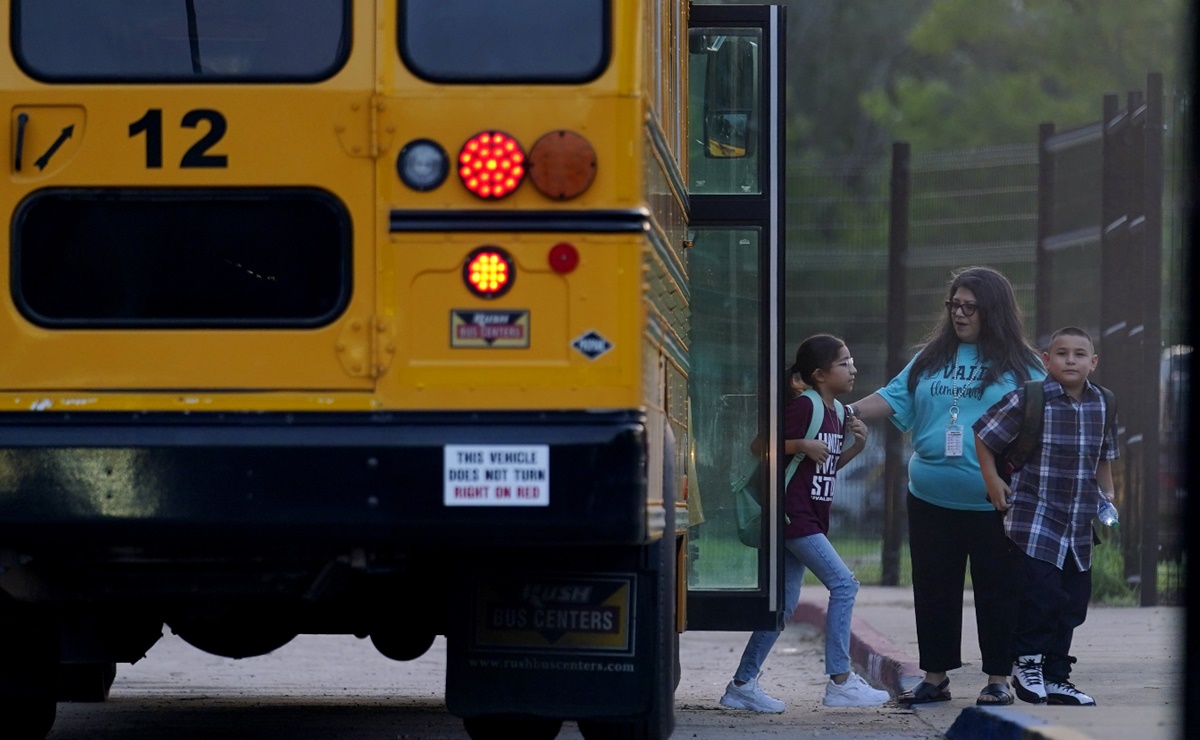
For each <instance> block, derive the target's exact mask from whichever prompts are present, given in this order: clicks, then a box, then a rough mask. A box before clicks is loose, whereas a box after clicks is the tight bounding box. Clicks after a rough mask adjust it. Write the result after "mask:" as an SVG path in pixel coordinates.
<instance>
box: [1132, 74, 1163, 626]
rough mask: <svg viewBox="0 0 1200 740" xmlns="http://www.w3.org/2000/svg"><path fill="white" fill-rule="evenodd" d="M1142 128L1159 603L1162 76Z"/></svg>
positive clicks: (1150, 590)
mask: <svg viewBox="0 0 1200 740" xmlns="http://www.w3.org/2000/svg"><path fill="white" fill-rule="evenodd" d="M1143 122H1144V125H1143V127H1142V136H1143V147H1144V149H1143V151H1142V152H1141V153H1140V154H1141V158H1142V164H1143V168H1142V171H1143V185H1142V192H1141V193H1139V194H1138V195H1139V196H1140V197H1141V198H1142V202H1141V203H1139V204H1138V210H1139V211H1140V212H1141V215H1142V218H1143V223H1142V225H1141V229H1140V231H1141V232H1142V239H1141V242H1142V244H1143V245H1144V249H1143V250H1142V259H1143V263H1142V269H1143V272H1144V276H1145V286H1144V288H1143V292H1142V295H1143V299H1142V307H1143V308H1142V346H1143V348H1144V351H1143V352H1142V354H1141V355H1140V356H1141V358H1142V362H1141V363H1140V365H1141V367H1142V371H1141V373H1140V375H1141V376H1142V380H1143V382H1142V384H1141V385H1142V387H1143V389H1144V391H1143V395H1142V407H1143V408H1142V420H1143V424H1142V465H1143V471H1144V472H1143V473H1142V501H1143V505H1142V532H1141V538H1140V539H1141V541H1142V547H1141V566H1142V567H1141V576H1142V589H1141V604H1142V606H1157V605H1158V551H1159V547H1158V544H1159V528H1160V524H1161V522H1160V516H1159V511H1160V506H1159V496H1160V494H1161V492H1160V490H1159V463H1160V456H1159V438H1158V436H1159V424H1160V420H1159V405H1160V398H1161V393H1162V388H1161V383H1160V372H1159V364H1160V362H1161V360H1160V357H1161V355H1162V308H1161V306H1162V198H1163V172H1164V170H1163V78H1162V74H1161V73H1158V72H1154V73H1151V74H1149V75H1147V76H1146V107H1145V116H1144V121H1143Z"/></svg>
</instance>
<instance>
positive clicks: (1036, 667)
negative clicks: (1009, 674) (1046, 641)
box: [1013, 655, 1046, 704]
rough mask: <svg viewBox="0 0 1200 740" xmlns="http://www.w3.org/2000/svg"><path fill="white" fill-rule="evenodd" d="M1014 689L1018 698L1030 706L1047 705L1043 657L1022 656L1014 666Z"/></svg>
mask: <svg viewBox="0 0 1200 740" xmlns="http://www.w3.org/2000/svg"><path fill="white" fill-rule="evenodd" d="M1013 689H1014V690H1015V691H1016V692H1017V698H1018V699H1020V700H1021V701H1023V702H1027V703H1029V704H1045V703H1046V683H1045V681H1043V680H1042V656H1041V655H1022V656H1021V657H1019V658H1017V662H1016V663H1015V664H1014V665H1013Z"/></svg>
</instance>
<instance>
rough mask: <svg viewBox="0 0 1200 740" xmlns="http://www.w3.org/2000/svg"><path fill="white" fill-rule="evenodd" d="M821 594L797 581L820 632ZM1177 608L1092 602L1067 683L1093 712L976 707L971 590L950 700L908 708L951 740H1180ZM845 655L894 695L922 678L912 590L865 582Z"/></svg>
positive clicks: (801, 614) (980, 681)
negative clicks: (1081, 693)
mask: <svg viewBox="0 0 1200 740" xmlns="http://www.w3.org/2000/svg"><path fill="white" fill-rule="evenodd" d="M828 602H829V592H828V591H826V590H825V588H824V587H823V586H821V585H820V584H817V585H815V586H814V585H811V584H807V583H806V584H805V585H804V588H803V589H801V596H800V606H799V607H798V608H797V610H796V614H795V616H794V617H793V618H792V621H794V622H807V623H809V624H812V625H814V626H816V627H817V628H819V629H822V630H823V629H824V627H825V610H826V605H827V604H828ZM1183 630H1184V609H1183V607H1173V606H1165V607H1148V608H1139V607H1103V606H1092V607H1091V608H1090V609H1089V610H1088V617H1087V621H1086V622H1085V623H1084V624H1083V626H1082V627H1080V628H1079V629H1078V630H1076V632H1075V641H1074V645H1073V647H1072V652H1073V653H1074V654H1075V657H1076V658H1078V661H1079V662H1078V663H1076V665H1075V666H1074V669H1073V671H1072V673H1071V680H1072V682H1073V683H1074V684H1075V685H1076V686H1078V687H1079V689H1080V690H1081V691H1084V692H1086V693H1087V694H1088V695H1089V696H1091V697H1092V698H1094V699H1095V700H1096V706H1095V707H1059V706H1042V705H1035V704H1025V703H1024V702H1022V701H1021V700H1020V699H1017V700H1016V702H1015V703H1014V704H1013V705H1012V706H1008V707H976V706H975V698H976V697H977V696H978V695H979V690H980V689H982V688H983V686H984V684H985V683H986V679H987V677H986V676H984V675H983V673H982V671H981V670H980V668H979V665H980V655H979V640H978V638H977V632H976V629H975V607H974V602H973V600H972V594H971V592H970V591H969V590H968V591H966V593H965V595H964V608H963V646H962V657H963V667H962V668H959V669H957V670H954V671H951V672H950V693H951V696H952V698H951V700H950V701H946V702H937V703H933V704H922V705H917V706H915V707H914V710H915V711H916V712H917V713H918V714H919V715H920V716H921V718H922V719H923V720H924V721H926V722H927V723H929V725H930V726H931V727H933V728H934V729H936V730H937V731H939V732H941V733H942V734H944V735H945V736H946V737H947V738H948V739H949V740H968V739H971V738H980V737H984V738H994V739H995V740H1004V739H1007V738H1012V739H1013V740H1017V739H1018V738H1022V739H1024V740H1041V739H1044V740H1068V739H1071V740H1086V739H1087V738H1091V739H1092V740H1128V738H1137V740H1179V739H1180V738H1182V737H1183V730H1184V727H1183V697H1182V691H1183V661H1184V658H1185V642H1184V632H1183ZM851 633H852V634H851V646H850V652H851V658H852V659H853V661H854V663H855V665H856V666H858V667H859V669H860V670H862V671H864V672H865V673H864V675H865V676H867V677H869V679H870V680H871V682H872V683H874V684H876V685H877V686H882V687H884V688H886V689H887V690H889V691H891V692H892V694H893V695H895V694H898V693H900V692H901V691H903V690H905V689H907V688H909V687H910V686H912V685H913V684H915V683H917V682H918V681H919V680H921V678H922V677H923V676H924V672H923V671H922V670H921V669H920V666H919V662H918V659H917V656H918V654H919V652H918V647H917V629H916V623H915V621H914V618H913V599H912V589H911V588H910V587H888V586H863V587H862V588H861V589H860V590H859V592H858V600H857V602H856V603H855V607H854V620H853V623H852V626H851Z"/></svg>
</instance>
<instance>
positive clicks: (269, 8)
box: [10, 0, 353, 84]
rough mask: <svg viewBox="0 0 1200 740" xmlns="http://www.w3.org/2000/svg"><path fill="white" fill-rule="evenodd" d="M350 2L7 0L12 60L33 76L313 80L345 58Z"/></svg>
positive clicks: (61, 79) (54, 79) (57, 79)
mask: <svg viewBox="0 0 1200 740" xmlns="http://www.w3.org/2000/svg"><path fill="white" fill-rule="evenodd" d="M117 6H124V7H123V8H118V7H117ZM350 6H351V0H253V2H251V1H249V0H106V2H103V3H101V2H97V1H96V0H13V2H12V16H11V19H10V21H11V29H10V43H11V45H12V51H13V56H14V58H15V59H16V62H17V65H18V66H19V67H20V68H21V70H22V71H23V72H24V73H25V74H27V75H29V76H30V77H31V78H33V79H35V80H38V81H40V82H48V83H77V84H99V83H113V82H119V83H145V82H159V83H161V82H172V83H181V84H187V83H200V84H209V83H213V82H231V83H252V82H253V83H313V82H320V81H322V80H326V79H329V78H331V77H333V76H334V75H336V74H337V73H338V72H339V71H340V70H341V69H342V67H344V66H345V64H346V60H347V59H348V58H349V56H350V46H351V41H350V39H351V29H352V27H353V26H352V23H351V12H350V11H351V8H350ZM253 13H257V14H258V17H257V18H252V17H251V14H253ZM335 17H337V18H338V20H339V22H338V23H337V24H334V23H332V22H331V21H332V19H333V18H335ZM256 21H257V24H256ZM272 29H276V33H271V34H265V33H264V31H269V30H272ZM247 39H257V40H264V39H265V42H263V43H259V44H258V45H257V46H256V45H255V44H254V43H253V42H252V41H247ZM314 49H320V56H319V58H318V57H317V56H316V55H314ZM215 50H216V51H215ZM167 60H169V61H167ZM314 60H315V61H314ZM255 64H257V67H258V68H257V69H255V68H254V66H249V67H246V66H245V65H255ZM289 64H290V65H291V69H289V68H288V65H289ZM166 65H173V68H168V66H166Z"/></svg>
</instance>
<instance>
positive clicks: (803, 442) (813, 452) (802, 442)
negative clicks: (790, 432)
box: [795, 439, 829, 464]
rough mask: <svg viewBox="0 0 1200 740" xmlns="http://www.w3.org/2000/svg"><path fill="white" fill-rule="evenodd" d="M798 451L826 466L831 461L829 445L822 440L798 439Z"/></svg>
mask: <svg viewBox="0 0 1200 740" xmlns="http://www.w3.org/2000/svg"><path fill="white" fill-rule="evenodd" d="M795 444H796V447H797V448H798V449H797V451H798V452H800V453H802V454H803V455H804V456H805V457H807V458H808V459H810V460H815V461H816V462H817V463H818V464H824V463H825V461H826V460H828V459H829V445H827V444H825V442H824V441H823V440H820V439H798V440H796V442H795Z"/></svg>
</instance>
